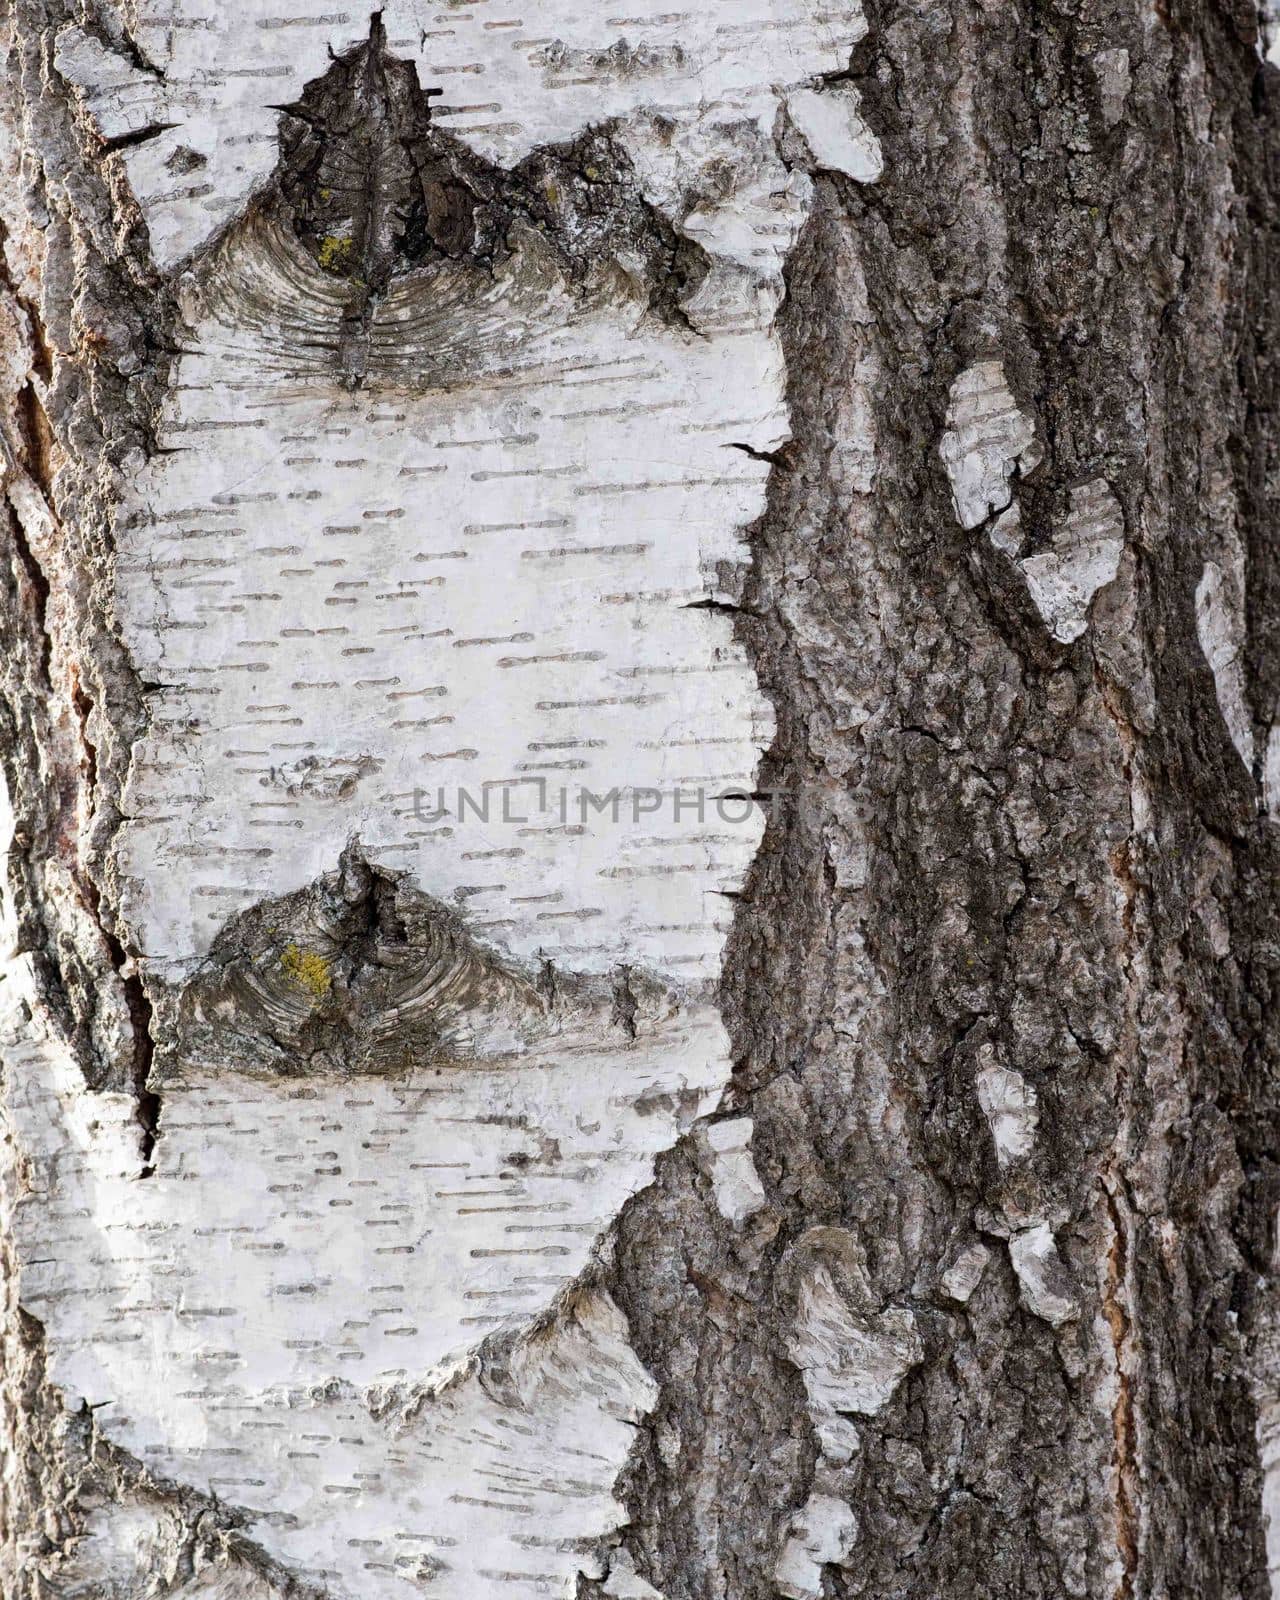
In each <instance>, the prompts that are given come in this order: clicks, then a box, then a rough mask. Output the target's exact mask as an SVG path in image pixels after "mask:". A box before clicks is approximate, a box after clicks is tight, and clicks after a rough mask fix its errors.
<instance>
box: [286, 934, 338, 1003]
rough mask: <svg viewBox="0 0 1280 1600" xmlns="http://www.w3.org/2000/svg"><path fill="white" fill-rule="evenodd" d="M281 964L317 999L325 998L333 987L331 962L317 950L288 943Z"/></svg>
mask: <svg viewBox="0 0 1280 1600" xmlns="http://www.w3.org/2000/svg"><path fill="white" fill-rule="evenodd" d="M280 965H281V966H282V967H283V968H284V970H285V972H286V973H287V974H288V975H289V977H290V978H292V979H293V981H294V982H295V983H296V984H297V985H298V987H299V988H300V989H305V990H306V991H307V992H308V994H312V995H314V996H315V998H316V999H317V1000H323V999H324V997H325V996H326V995H327V994H328V993H329V990H330V988H331V987H332V979H331V978H330V976H329V963H328V962H327V961H326V960H325V958H324V957H323V956H322V955H320V954H319V953H318V952H317V951H315V950H300V949H299V948H298V946H297V945H296V944H291V945H286V946H285V949H284V954H283V955H282V956H281V957H280Z"/></svg>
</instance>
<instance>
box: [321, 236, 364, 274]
mask: <svg viewBox="0 0 1280 1600" xmlns="http://www.w3.org/2000/svg"><path fill="white" fill-rule="evenodd" d="M354 255H355V240H354V239H347V238H343V237H342V236H341V235H339V234H336V233H327V234H325V236H324V238H323V239H321V241H320V248H319V250H318V251H317V252H316V259H317V260H318V261H319V263H320V265H321V266H322V267H323V268H324V270H325V271H326V272H347V271H349V270H350V268H351V265H352V259H353V257H354Z"/></svg>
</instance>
